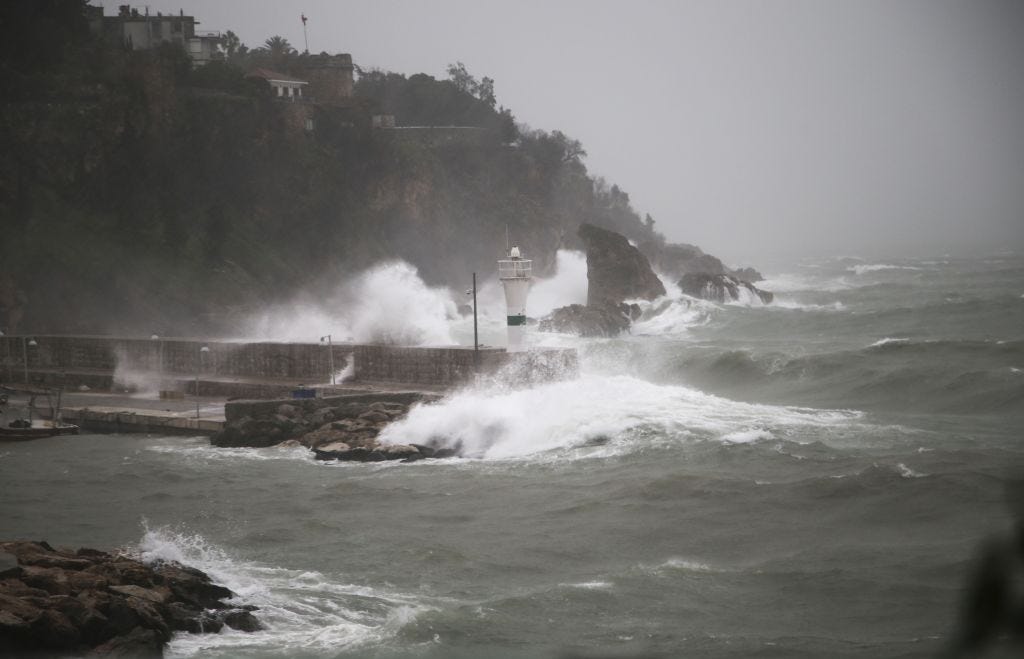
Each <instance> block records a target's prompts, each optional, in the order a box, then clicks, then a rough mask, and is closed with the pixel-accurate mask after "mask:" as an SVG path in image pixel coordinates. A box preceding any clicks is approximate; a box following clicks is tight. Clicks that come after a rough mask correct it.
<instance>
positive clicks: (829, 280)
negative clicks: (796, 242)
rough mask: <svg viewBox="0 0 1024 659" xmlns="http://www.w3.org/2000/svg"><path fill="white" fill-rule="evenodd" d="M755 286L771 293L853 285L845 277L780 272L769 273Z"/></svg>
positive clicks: (840, 289)
mask: <svg viewBox="0 0 1024 659" xmlns="http://www.w3.org/2000/svg"><path fill="white" fill-rule="evenodd" d="M757 287H758V288H762V289H764V290H766V291H771V292H773V293H776V294H778V293H795V292H798V291H824V292H832V291H843V290H847V289H850V288H853V287H854V284H852V283H851V282H850V281H849V280H848V279H847V278H846V277H822V276H819V275H816V274H815V275H809V274H795V273H781V274H776V275H769V276H768V278H767V279H765V280H764V281H760V282H757Z"/></svg>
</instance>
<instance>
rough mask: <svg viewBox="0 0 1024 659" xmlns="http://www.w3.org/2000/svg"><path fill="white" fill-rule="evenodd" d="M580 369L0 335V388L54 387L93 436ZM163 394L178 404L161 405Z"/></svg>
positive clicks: (185, 429)
mask: <svg viewBox="0 0 1024 659" xmlns="http://www.w3.org/2000/svg"><path fill="white" fill-rule="evenodd" d="M203 348H206V350H203ZM332 368H333V371H334V378H333V379H334V380H335V381H337V382H338V384H336V385H332V384H331V381H332ZM578 368H579V367H578V362H577V356H576V352H575V350H571V349H570V350H566V349H551V350H536V351H529V352H517V353H509V352H507V351H505V350H504V349H502V348H482V349H481V350H479V351H475V352H474V350H473V349H472V348H463V347H399V346H389V345H369V344H351V343H337V344H333V345H331V346H328V345H325V344H317V343H274V342H256V343H247V342H235V341H203V340H199V339H161V338H155V339H143V338H120V337H99V336H54V335H45V336H44V335H34V336H3V337H0V381H2V382H3V383H6V384H15V385H18V384H30V385H34V386H53V387H62V388H63V389H64V391H65V394H64V405H63V417H64V420H65V421H68V422H70V423H75V424H77V425H79V426H81V427H82V428H84V429H86V430H89V431H93V432H156V433H161V434H165V433H169V434H202V435H215V434H217V433H220V432H221V431H223V430H224V429H225V416H224V414H225V409H224V404H225V402H226V400H228V399H238V398H245V399H277V401H278V403H277V404H280V403H282V402H285V401H286V400H288V399H291V398H292V396H293V392H295V391H296V390H298V389H300V388H301V387H302V386H303V385H304V386H305V387H306V388H307V390H306V393H308V394H310V395H316V396H317V397H320V398H323V397H332V396H346V395H359V394H367V393H374V392H376V393H382V392H389V393H392V394H393V393H396V392H400V391H405V392H417V393H419V394H423V393H429V394H431V395H433V396H437V395H440V394H441V393H443V392H444V391H446V390H448V389H452V388H455V387H458V386H461V385H465V384H468V383H470V382H472V381H473V380H474V379H475V378H498V379H501V380H503V381H508V382H510V383H523V382H539V381H549V380H557V379H565V378H573V377H575V376H576V375H577V374H578ZM342 372H344V375H345V376H346V377H345V381H344V384H341V383H340V375H341V374H342ZM80 389H82V390H88V393H82V392H80V391H79V390H80ZM310 389H313V390H315V391H313V390H310ZM100 392H116V393H114V394H103V393H100ZM124 394H130V395H128V396H126V395H124ZM164 394H171V395H177V396H178V399H168V400H164V399H163V395H164ZM158 395H159V398H158ZM182 397H188V399H187V400H185V399H184V398H182ZM275 405H276V404H275ZM200 407H201V408H202V410H201V413H200Z"/></svg>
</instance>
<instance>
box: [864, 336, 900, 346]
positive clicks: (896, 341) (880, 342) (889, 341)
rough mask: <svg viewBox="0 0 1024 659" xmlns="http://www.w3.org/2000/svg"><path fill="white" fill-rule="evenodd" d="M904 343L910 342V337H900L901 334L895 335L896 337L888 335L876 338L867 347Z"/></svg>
mask: <svg viewBox="0 0 1024 659" xmlns="http://www.w3.org/2000/svg"><path fill="white" fill-rule="evenodd" d="M905 343H910V339H908V338H905V337H902V336H897V337H889V336H887V337H885V338H884V339H878V340H877V341H875V342H874V343H872V344H871V345H869V346H868V347H869V348H878V347H881V346H887V345H894V344H896V345H899V344H905Z"/></svg>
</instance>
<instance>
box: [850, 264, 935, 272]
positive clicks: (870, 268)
mask: <svg viewBox="0 0 1024 659" xmlns="http://www.w3.org/2000/svg"><path fill="white" fill-rule="evenodd" d="M920 269H921V268H918V267H916V266H912V265H893V264H891V263H870V264H868V265H854V266H850V267H849V268H847V269H846V270H847V271H848V272H852V273H854V274H856V275H863V274H864V273H866V272H879V271H881V270H920Z"/></svg>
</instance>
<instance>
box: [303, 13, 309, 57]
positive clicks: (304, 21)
mask: <svg viewBox="0 0 1024 659" xmlns="http://www.w3.org/2000/svg"><path fill="white" fill-rule="evenodd" d="M302 38H303V40H304V41H305V42H306V52H307V53H308V52H309V35H307V34H306V15H305V14H302Z"/></svg>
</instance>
